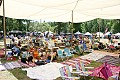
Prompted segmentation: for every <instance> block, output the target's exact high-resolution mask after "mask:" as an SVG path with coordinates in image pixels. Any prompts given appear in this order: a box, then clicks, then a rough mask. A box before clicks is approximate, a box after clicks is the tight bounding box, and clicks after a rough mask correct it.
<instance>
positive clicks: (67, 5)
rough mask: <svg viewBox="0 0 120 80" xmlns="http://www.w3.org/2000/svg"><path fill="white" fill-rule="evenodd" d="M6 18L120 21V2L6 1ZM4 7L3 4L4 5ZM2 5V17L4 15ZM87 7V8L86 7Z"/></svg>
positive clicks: (72, 0)
mask: <svg viewBox="0 0 120 80" xmlns="http://www.w3.org/2000/svg"><path fill="white" fill-rule="evenodd" d="M4 1H5V16H6V17H11V18H17V19H43V20H47V21H56V22H69V21H70V22H72V11H73V22H85V21H89V20H92V19H95V18H104V19H120V0H92V1H89V0H4ZM2 5H3V4H2ZM2 5H1V7H0V15H1V16H2V15H3V10H2ZM86 5H87V6H86Z"/></svg>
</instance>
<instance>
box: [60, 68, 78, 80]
mask: <svg viewBox="0 0 120 80" xmlns="http://www.w3.org/2000/svg"><path fill="white" fill-rule="evenodd" d="M59 70H60V74H61V77H62V79H63V80H76V79H77V80H78V79H80V78H79V77H75V76H72V73H71V72H70V69H69V66H63V67H61V68H60V69H59Z"/></svg>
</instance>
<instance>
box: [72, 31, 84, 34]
mask: <svg viewBox="0 0 120 80" xmlns="http://www.w3.org/2000/svg"><path fill="white" fill-rule="evenodd" d="M74 34H83V33H81V32H79V31H77V32H76V33H74Z"/></svg>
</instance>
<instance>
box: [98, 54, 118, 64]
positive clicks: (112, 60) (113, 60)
mask: <svg viewBox="0 0 120 80" xmlns="http://www.w3.org/2000/svg"><path fill="white" fill-rule="evenodd" d="M97 62H107V63H108V64H112V65H116V64H120V58H117V57H115V56H109V55H106V56H104V57H103V58H100V59H98V60H97Z"/></svg>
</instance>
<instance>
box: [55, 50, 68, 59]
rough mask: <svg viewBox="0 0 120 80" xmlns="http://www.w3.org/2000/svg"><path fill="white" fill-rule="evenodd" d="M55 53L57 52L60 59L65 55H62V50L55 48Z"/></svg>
mask: <svg viewBox="0 0 120 80" xmlns="http://www.w3.org/2000/svg"><path fill="white" fill-rule="evenodd" d="M57 54H58V57H59V58H62V60H63V58H65V57H66V55H63V51H62V50H61V49H58V50H57Z"/></svg>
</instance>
